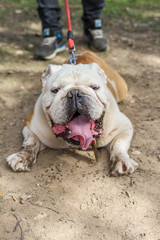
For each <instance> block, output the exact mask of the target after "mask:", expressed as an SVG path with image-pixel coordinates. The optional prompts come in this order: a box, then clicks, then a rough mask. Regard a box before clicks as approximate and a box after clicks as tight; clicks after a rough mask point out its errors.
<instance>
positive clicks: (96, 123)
mask: <svg viewBox="0 0 160 240" xmlns="http://www.w3.org/2000/svg"><path fill="white" fill-rule="evenodd" d="M52 123H53V122H52ZM52 129H53V132H54V133H55V135H56V136H57V137H62V138H63V139H64V140H65V141H66V142H67V143H69V144H73V145H80V146H81V148H82V149H83V150H87V149H88V147H89V145H90V144H91V143H93V144H96V139H95V138H97V137H98V136H99V135H101V134H102V131H103V116H102V117H101V118H100V119H97V120H90V119H88V118H87V117H86V116H84V115H81V114H79V112H76V113H75V114H74V115H73V117H72V119H71V121H70V122H68V123H67V124H64V125H58V124H53V125H52Z"/></svg>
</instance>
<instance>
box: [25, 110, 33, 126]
mask: <svg viewBox="0 0 160 240" xmlns="http://www.w3.org/2000/svg"><path fill="white" fill-rule="evenodd" d="M33 114H34V110H33V111H32V112H31V113H30V114H29V115H28V116H27V118H26V120H25V122H24V126H29V125H30V123H31V119H32V117H33Z"/></svg>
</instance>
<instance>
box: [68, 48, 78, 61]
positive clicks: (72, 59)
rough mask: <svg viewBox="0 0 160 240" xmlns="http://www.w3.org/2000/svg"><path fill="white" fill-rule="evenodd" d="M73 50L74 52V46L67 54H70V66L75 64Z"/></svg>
mask: <svg viewBox="0 0 160 240" xmlns="http://www.w3.org/2000/svg"><path fill="white" fill-rule="evenodd" d="M75 50H76V49H75V46H74V48H73V49H72V50H69V53H71V54H72V57H71V58H70V59H69V63H70V64H76V60H77V58H76V57H75V54H74V52H75Z"/></svg>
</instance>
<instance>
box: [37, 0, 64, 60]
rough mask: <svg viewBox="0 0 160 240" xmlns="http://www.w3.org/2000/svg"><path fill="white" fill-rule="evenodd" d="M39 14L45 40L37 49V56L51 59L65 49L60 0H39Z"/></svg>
mask: <svg viewBox="0 0 160 240" xmlns="http://www.w3.org/2000/svg"><path fill="white" fill-rule="evenodd" d="M37 3H38V9H37V10H38V14H39V17H40V19H41V22H42V35H43V41H42V43H41V45H40V47H39V48H38V49H37V51H36V58H39V59H51V58H53V57H55V55H56V53H57V52H60V51H63V50H64V49H65V45H64V40H63V36H62V25H61V24H60V22H59V20H60V18H61V15H62V11H61V8H60V7H59V4H58V0H37Z"/></svg>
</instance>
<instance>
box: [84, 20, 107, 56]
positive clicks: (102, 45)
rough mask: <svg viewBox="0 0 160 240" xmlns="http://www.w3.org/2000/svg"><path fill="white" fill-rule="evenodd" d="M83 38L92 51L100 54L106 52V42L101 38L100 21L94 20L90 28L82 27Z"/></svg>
mask: <svg viewBox="0 0 160 240" xmlns="http://www.w3.org/2000/svg"><path fill="white" fill-rule="evenodd" d="M84 36H85V38H86V40H87V42H88V45H89V47H90V48H91V49H92V50H93V51H99V52H102V51H106V50H108V48H109V46H108V41H107V39H106V38H104V36H103V30H102V27H101V20H100V19H96V20H94V21H93V22H92V24H91V25H90V27H88V26H84Z"/></svg>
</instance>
